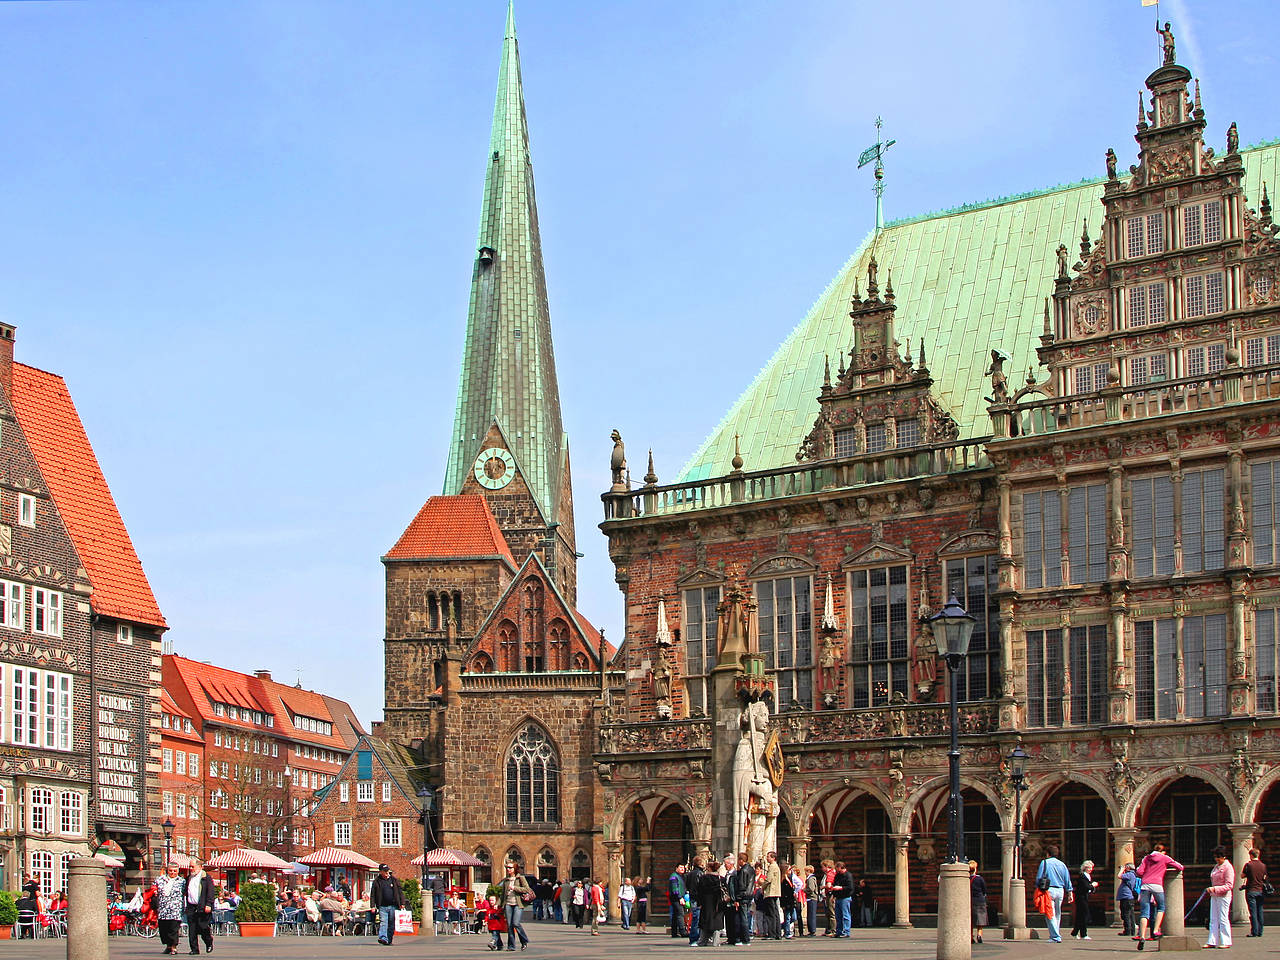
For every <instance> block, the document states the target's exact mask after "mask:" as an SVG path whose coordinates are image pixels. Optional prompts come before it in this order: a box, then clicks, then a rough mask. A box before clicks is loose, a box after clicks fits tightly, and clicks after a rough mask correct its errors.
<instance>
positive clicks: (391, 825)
mask: <svg viewBox="0 0 1280 960" xmlns="http://www.w3.org/2000/svg"><path fill="white" fill-rule="evenodd" d="M378 839H379V841H381V842H380V843H379V846H383V847H398V846H400V820H399V819H392V820H383V821H381V823H380V827H379V830H378Z"/></svg>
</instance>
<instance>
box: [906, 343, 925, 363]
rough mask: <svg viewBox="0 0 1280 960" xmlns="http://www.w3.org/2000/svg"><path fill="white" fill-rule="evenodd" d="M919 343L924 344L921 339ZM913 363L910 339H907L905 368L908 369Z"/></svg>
mask: <svg viewBox="0 0 1280 960" xmlns="http://www.w3.org/2000/svg"><path fill="white" fill-rule="evenodd" d="M920 342H921V343H923V342H924V340H923V339H921V341H920ZM913 362H914V361H912V359H911V338H910V337H907V366H908V367H909V366H911V365H912V363H913Z"/></svg>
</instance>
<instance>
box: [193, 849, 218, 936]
mask: <svg viewBox="0 0 1280 960" xmlns="http://www.w3.org/2000/svg"><path fill="white" fill-rule="evenodd" d="M217 895H218V894H217V891H215V890H214V889H213V879H212V878H211V877H210V876H209V875H208V874H207V873H205V872H204V867H203V865H202V864H201V863H200V861H199V860H197V859H196V858H194V857H192V858H191V872H190V873H189V874H188V875H187V941H188V944H189V945H190V947H191V952H192V953H193V954H196V953H199V952H200V941H201V940H203V941H204V952H205V953H213V901H214V900H215V899H216V898H217Z"/></svg>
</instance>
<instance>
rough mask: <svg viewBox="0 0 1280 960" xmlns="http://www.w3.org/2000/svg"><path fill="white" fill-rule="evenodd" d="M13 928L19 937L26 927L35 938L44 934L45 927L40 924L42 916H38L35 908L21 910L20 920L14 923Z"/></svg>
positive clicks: (19, 913) (32, 937) (19, 912)
mask: <svg viewBox="0 0 1280 960" xmlns="http://www.w3.org/2000/svg"><path fill="white" fill-rule="evenodd" d="M13 929H14V932H15V933H16V934H17V936H18V937H19V939H21V937H22V931H23V930H24V929H25V930H27V931H28V932H29V933H30V935H31V939H33V940H35V939H37V938H39V937H43V936H44V927H42V926H40V918H39V917H38V916H36V912H35V911H34V910H19V911H18V922H17V923H15V924H14V926H13Z"/></svg>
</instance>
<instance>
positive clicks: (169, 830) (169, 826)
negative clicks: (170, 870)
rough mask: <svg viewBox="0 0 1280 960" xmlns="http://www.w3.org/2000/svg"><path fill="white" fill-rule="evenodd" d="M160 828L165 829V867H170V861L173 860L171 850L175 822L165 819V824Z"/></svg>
mask: <svg viewBox="0 0 1280 960" xmlns="http://www.w3.org/2000/svg"><path fill="white" fill-rule="evenodd" d="M160 826H161V827H163V828H164V865H165V866H166V867H168V866H169V860H170V859H171V858H172V854H171V853H170V848H171V847H172V846H173V821H172V820H170V819H169V818H168V817H165V818H164V823H162V824H160Z"/></svg>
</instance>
